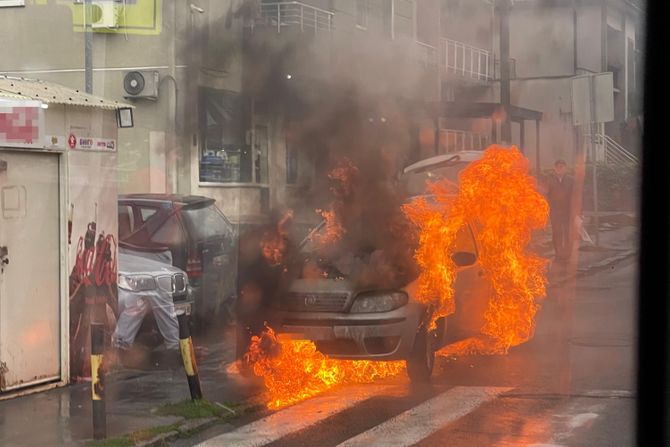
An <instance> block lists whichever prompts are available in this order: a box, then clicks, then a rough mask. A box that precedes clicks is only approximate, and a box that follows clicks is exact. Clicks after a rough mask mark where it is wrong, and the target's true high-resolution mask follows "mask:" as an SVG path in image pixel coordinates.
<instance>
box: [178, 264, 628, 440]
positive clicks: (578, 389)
mask: <svg viewBox="0 0 670 447" xmlns="http://www.w3.org/2000/svg"><path fill="white" fill-rule="evenodd" d="M635 268H636V259H635V258H633V257H631V258H628V259H625V260H623V261H621V262H619V263H618V264H617V265H614V266H612V267H609V268H607V269H606V270H603V271H600V272H596V273H593V274H590V275H587V276H582V277H579V278H577V279H576V280H575V281H572V282H571V281H568V282H567V283H561V284H560V285H558V286H553V287H552V286H550V287H549V290H548V296H547V298H546V300H545V301H544V303H543V305H542V308H541V310H540V312H539V314H538V318H537V329H536V333H535V337H534V338H533V339H532V340H531V341H530V342H528V343H526V344H524V345H522V346H519V347H516V348H514V349H512V350H511V351H510V353H509V355H507V356H495V357H470V358H461V359H458V360H455V359H450V358H440V359H439V360H438V362H437V364H436V369H435V373H434V376H433V380H432V383H431V384H430V385H426V386H421V387H413V386H411V385H410V383H409V381H408V379H407V378H406V377H405V376H404V375H402V376H398V377H395V378H392V379H389V380H386V381H381V382H377V383H375V384H374V385H370V386H356V387H343V388H340V389H337V390H334V391H332V392H330V393H327V394H324V395H322V396H319V397H315V398H312V399H310V400H308V401H305V402H302V403H300V404H297V405H295V406H293V407H289V408H286V409H283V410H281V411H278V412H275V413H271V412H263V413H261V414H256V415H254V416H250V417H247V418H241V419H238V420H234V421H233V422H231V424H228V425H225V426H215V427H212V428H211V429H209V430H207V431H205V432H203V433H201V434H199V435H198V436H197V437H194V438H191V439H188V440H179V441H176V442H175V443H174V445H178V446H187V445H197V444H198V443H200V442H205V445H226V446H234V445H240V446H252V445H271V446H306V447H309V446H315V447H328V446H337V445H345V446H354V445H365V446H368V445H380V446H382V445H383V446H386V445H398V446H400V445H402V446H410V445H418V446H445V445H449V446H450V447H460V446H463V447H465V446H528V447H530V446H536V447H539V446H544V447H549V446H607V447H610V446H631V445H633V442H634V438H635V436H634V408H635V396H634V390H635V338H634V337H635V334H636V330H635V296H636V295H635V288H636V283H635V281H636V276H635Z"/></svg>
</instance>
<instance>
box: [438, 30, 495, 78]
mask: <svg viewBox="0 0 670 447" xmlns="http://www.w3.org/2000/svg"><path fill="white" fill-rule="evenodd" d="M442 56H443V60H442V69H443V70H444V71H445V72H446V73H447V74H455V75H457V76H461V77H463V78H469V79H474V80H476V81H484V82H486V81H492V80H493V72H492V71H493V70H492V68H493V67H492V65H493V57H492V55H491V52H490V51H489V50H485V49H483V48H477V47H473V46H472V45H468V44H465V43H463V42H459V41H457V40H453V39H446V38H443V39H442Z"/></svg>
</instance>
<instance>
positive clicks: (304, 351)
mask: <svg viewBox="0 0 670 447" xmlns="http://www.w3.org/2000/svg"><path fill="white" fill-rule="evenodd" d="M245 360H246V361H247V362H248V363H249V364H251V365H253V371H254V374H255V375H257V376H259V377H261V378H263V382H264V383H265V387H266V389H267V393H268V397H269V399H268V404H267V406H268V408H271V409H278V408H282V407H285V406H287V405H292V404H294V403H297V402H300V401H302V400H304V399H307V398H309V397H312V396H315V395H317V394H320V393H322V392H324V391H327V390H329V389H331V388H333V387H335V386H337V385H342V384H354V383H370V382H373V381H374V380H377V379H381V378H384V377H389V376H394V375H396V374H398V373H399V372H400V371H402V369H403V367H404V362H402V361H396V362H370V361H363V360H334V359H330V358H328V357H327V356H325V355H323V354H322V353H320V352H319V351H317V349H316V345H315V344H314V343H313V342H311V341H306V340H289V339H285V338H283V337H281V336H279V337H277V335H276V334H275V332H274V331H273V330H272V328H270V327H267V328H266V330H265V331H264V332H263V334H262V335H261V336H260V337H256V336H254V337H253V338H252V340H251V346H250V348H249V351H248V352H247V354H246V355H245Z"/></svg>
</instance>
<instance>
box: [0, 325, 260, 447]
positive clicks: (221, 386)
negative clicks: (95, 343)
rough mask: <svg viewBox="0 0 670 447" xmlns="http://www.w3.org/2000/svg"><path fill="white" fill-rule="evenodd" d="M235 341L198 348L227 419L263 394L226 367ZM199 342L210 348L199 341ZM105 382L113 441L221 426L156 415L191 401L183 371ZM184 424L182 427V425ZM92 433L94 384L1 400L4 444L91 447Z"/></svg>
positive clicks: (122, 375) (209, 392) (208, 384)
mask: <svg viewBox="0 0 670 447" xmlns="http://www.w3.org/2000/svg"><path fill="white" fill-rule="evenodd" d="M232 340H234V337H232V336H225V337H224V336H222V337H221V341H219V342H216V341H215V340H210V341H208V342H207V344H206V347H204V348H200V347H196V357H197V358H198V362H199V364H198V367H199V373H200V378H201V384H202V389H203V394H204V397H205V399H207V400H208V401H210V402H213V403H214V404H215V405H217V403H218V404H222V405H223V406H220V405H219V406H220V408H221V413H222V416H226V415H228V414H229V413H230V411H231V410H232V411H236V410H235V404H236V403H238V402H243V401H246V400H248V399H249V398H250V397H253V396H257V395H259V394H260V393H261V392H262V391H263V388H262V383H261V382H259V381H258V380H254V379H244V380H241V379H239V378H237V377H233V378H231V377H229V376H228V375H227V374H225V371H224V369H225V367H226V366H227V365H228V364H229V363H230V362H232V361H233V359H234V353H235V349H234V345H233V344H232V343H233V342H232ZM194 343H195V344H196V345H198V344H204V342H198V341H197V340H196V341H194ZM175 355H177V356H178V355H179V354H178V353H175ZM105 379H106V393H107V394H106V407H107V437H108V438H113V437H119V436H122V435H126V434H129V433H132V432H138V431H144V432H143V433H139V437H140V438H143V437H144V438H149V439H150V438H151V437H153V436H154V435H160V433H161V432H162V431H165V430H168V429H171V430H172V431H174V430H175V429H177V430H181V431H187V430H192V429H194V428H196V427H197V426H198V425H202V424H207V423H210V424H211V423H212V422H216V418H215V420H214V421H212V418H211V417H210V418H207V417H204V418H196V419H193V420H186V419H185V418H184V417H180V416H161V415H158V414H156V412H157V410H158V409H159V408H161V407H162V406H165V405H166V404H174V403H177V402H183V401H188V400H190V394H189V390H188V383H187V381H186V375H185V373H184V371H183V369H182V368H181V367H173V368H172V369H161V370H128V369H126V370H123V371H119V372H113V373H110V374H109V375H108V376H107V377H106V378H105ZM224 407H227V408H228V409H226V408H224ZM229 409H230V410H229ZM238 411H239V409H238ZM180 424H182V426H181V427H178V426H179V425H180ZM92 434H93V430H92V419H91V387H90V383H80V384H74V385H70V386H67V387H63V388H56V389H52V390H49V391H45V392H41V393H37V394H31V395H27V396H23V397H18V398H14V399H9V400H4V401H0V445H3V446H5V445H6V446H23V445H26V446H28V445H30V446H38V445H40V446H61V445H62V446H75V445H85V444H86V443H87V441H91V439H92ZM103 445H104V444H103ZM110 445H114V446H117V445H132V444H123V443H121V444H110ZM138 445H143V444H142V443H139V444H138Z"/></svg>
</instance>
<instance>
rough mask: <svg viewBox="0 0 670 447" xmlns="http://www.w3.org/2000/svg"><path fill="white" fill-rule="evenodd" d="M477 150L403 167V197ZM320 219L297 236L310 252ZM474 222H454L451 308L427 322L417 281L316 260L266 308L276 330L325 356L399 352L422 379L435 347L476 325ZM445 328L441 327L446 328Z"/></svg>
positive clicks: (392, 356)
mask: <svg viewBox="0 0 670 447" xmlns="http://www.w3.org/2000/svg"><path fill="white" fill-rule="evenodd" d="M480 157H481V152H477V151H466V152H460V153H455V154H446V155H439V156H436V157H432V158H429V159H426V160H422V161H419V162H417V163H414V164H412V165H410V166H408V167H406V168H405V169H404V170H403V172H402V175H401V181H402V183H403V184H404V188H405V189H406V191H407V192H408V195H409V197H410V199H409V200H412V198H416V197H419V196H421V197H424V198H428V199H430V196H426V195H425V181H426V179H431V178H432V179H437V178H444V177H446V178H448V179H450V180H452V181H453V179H455V178H456V176H457V174H458V172H459V171H460V170H461V169H462V168H463V167H465V166H466V165H467V164H468V163H470V162H472V161H474V160H477V159H479V158H480ZM325 227H326V222H325V221H322V222H321V223H320V224H319V225H318V226H317V227H316V228H315V229H314V230H313V231H312V232H311V233H310V235H308V237H307V238H305V240H303V242H302V244H301V250H302V252H304V253H306V254H307V256H309V253H310V252H312V251H314V246H313V244H312V241H313V239H314V235H315V234H318V233H319V232H322V231H324V230H325ZM477 231H478V226H477V223H476V222H469V223H468V224H466V225H465V226H463V227H462V228H461V230H460V231H459V233H458V234H457V237H456V243H455V247H454V250H453V253H451V258H452V259H453V261H454V263H455V265H456V266H457V269H458V271H457V278H456V282H455V300H456V308H457V309H458V311H457V312H456V313H455V314H452V315H450V316H448V317H446V318H445V317H442V318H439V319H438V320H437V321H436V325H435V327H434V328H433V329H429V326H430V324H429V323H430V321H431V316H432V312H433V311H432V309H431V308H430V307H429V306H427V305H426V304H423V303H421V302H419V301H418V300H417V299H416V298H415V297H416V291H417V281H416V280H414V281H412V282H410V283H409V284H406V285H405V286H403V287H395V286H389V287H380V288H372V289H371V288H359V287H358V286H356V284H355V283H354V282H353V281H350V280H349V279H348V278H347V275H343V274H341V273H340V272H337V269H336V268H335V267H333V266H332V265H328V266H326V265H321V266H319V267H320V268H322V269H323V271H324V272H326V271H332V270H335V271H336V272H337V273H336V274H334V275H333V274H330V273H327V274H325V275H324V276H323V277H319V278H314V277H309V278H307V277H305V276H301V277H300V278H299V279H295V280H293V281H292V282H291V285H290V287H289V291H288V293H287V294H286V295H285V296H283V298H282V299H281V300H280V301H279V303H278V304H277V305H276V308H275V310H274V311H273V320H272V326H273V327H274V328H275V329H276V330H277V332H278V333H283V334H286V335H288V336H292V337H294V338H298V339H307V340H312V341H314V343H315V344H316V347H317V349H318V350H319V351H320V352H322V353H323V354H326V355H328V356H330V357H333V358H337V359H350V360H380V361H392V360H405V361H406V365H407V373H408V375H409V377H410V379H411V380H412V381H417V382H423V381H428V380H429V379H430V376H431V374H432V370H433V365H434V361H435V352H436V350H437V349H439V348H440V347H442V346H444V345H446V344H447V343H450V342H453V341H457V340H460V339H464V338H466V337H468V336H472V335H475V334H476V333H477V331H478V329H479V328H480V327H481V326H482V319H483V314H484V309H485V306H486V298H487V297H488V291H489V290H490V283H489V282H488V281H486V278H485V275H484V273H483V270H482V268H481V267H480V265H479V262H478V246H477V242H476V241H477V239H476V237H475V236H476V232H477ZM447 328H448V330H447Z"/></svg>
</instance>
